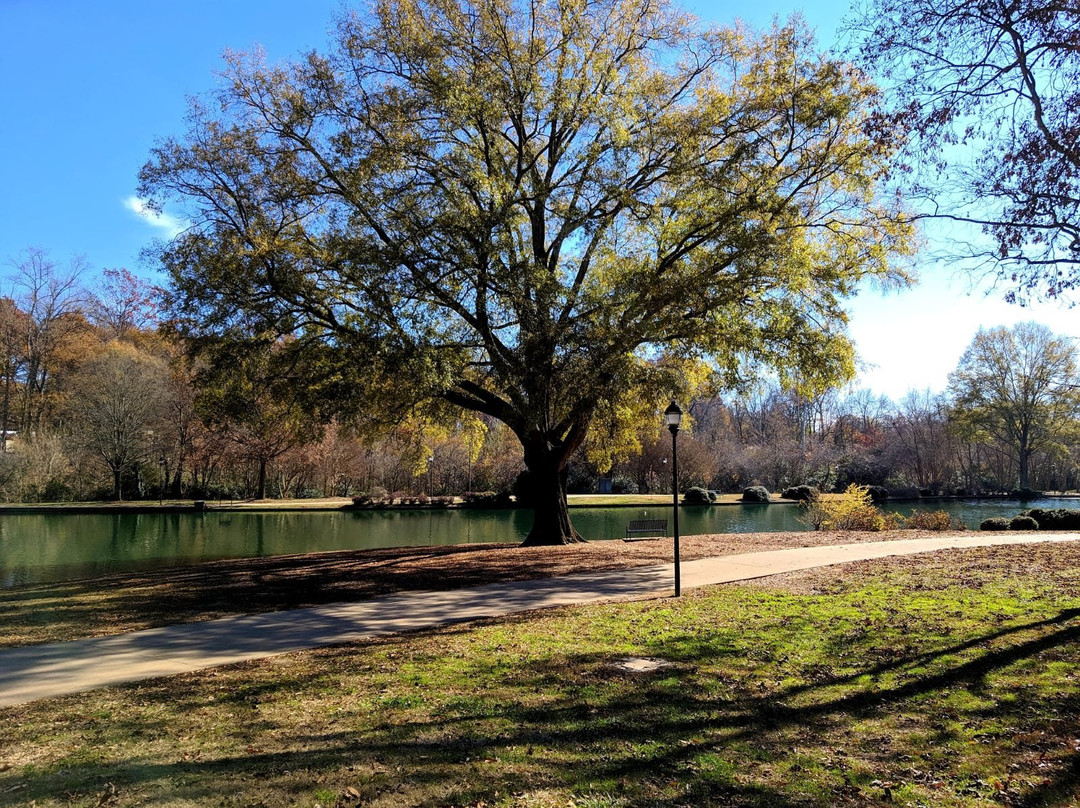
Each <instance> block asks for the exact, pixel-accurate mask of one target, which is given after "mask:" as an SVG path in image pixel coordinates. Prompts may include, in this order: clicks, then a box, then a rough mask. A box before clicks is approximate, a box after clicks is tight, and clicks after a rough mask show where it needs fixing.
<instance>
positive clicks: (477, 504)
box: [462, 491, 510, 508]
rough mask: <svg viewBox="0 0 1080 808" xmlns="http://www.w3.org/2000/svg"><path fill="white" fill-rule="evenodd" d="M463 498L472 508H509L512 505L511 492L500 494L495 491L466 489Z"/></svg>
mask: <svg viewBox="0 0 1080 808" xmlns="http://www.w3.org/2000/svg"><path fill="white" fill-rule="evenodd" d="M462 499H464V500H465V504H466V505H468V506H469V507H470V508H507V507H509V506H510V493H509V492H508V491H507V492H503V493H500V494H497V493H495V492H494V491H466V492H465V494H464V496H463V497H462Z"/></svg>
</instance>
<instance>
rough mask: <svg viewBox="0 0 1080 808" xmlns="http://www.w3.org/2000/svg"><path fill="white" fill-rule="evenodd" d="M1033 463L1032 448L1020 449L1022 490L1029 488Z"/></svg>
mask: <svg viewBox="0 0 1080 808" xmlns="http://www.w3.org/2000/svg"><path fill="white" fill-rule="evenodd" d="M1030 464H1031V450H1030V449H1023V448H1022V449H1020V490H1024V489H1026V488H1028V487H1029V486H1028V477H1029V471H1028V469H1029V466H1030Z"/></svg>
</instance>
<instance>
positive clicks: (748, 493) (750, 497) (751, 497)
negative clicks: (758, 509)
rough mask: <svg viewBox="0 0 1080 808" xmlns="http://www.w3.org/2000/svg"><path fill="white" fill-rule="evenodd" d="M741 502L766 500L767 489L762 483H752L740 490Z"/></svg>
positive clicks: (767, 496) (767, 498)
mask: <svg viewBox="0 0 1080 808" xmlns="http://www.w3.org/2000/svg"><path fill="white" fill-rule="evenodd" d="M742 501H743V502H768V501H769V489H768V488H766V487H765V486H763V485H752V486H750V487H749V488H744V489H743V492H742Z"/></svg>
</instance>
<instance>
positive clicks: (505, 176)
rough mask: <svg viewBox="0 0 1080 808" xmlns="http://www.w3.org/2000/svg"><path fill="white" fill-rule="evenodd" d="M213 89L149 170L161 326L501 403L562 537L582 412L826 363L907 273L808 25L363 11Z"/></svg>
mask: <svg viewBox="0 0 1080 808" xmlns="http://www.w3.org/2000/svg"><path fill="white" fill-rule="evenodd" d="M224 80H225V81H224V86H223V89H222V90H221V91H220V93H219V95H218V97H217V98H216V99H214V102H213V103H211V104H203V103H195V104H193V105H192V108H191V112H190V130H189V131H188V132H187V134H186V135H185V136H184V137H182V138H180V139H173V140H167V141H165V142H163V143H161V144H160V145H159V146H158V147H157V148H156V149H155V150H154V152H153V156H152V158H151V160H150V161H149V162H148V164H147V165H146V166H145V167H144V169H143V171H142V174H141V186H140V192H141V193H142V195H143V196H145V197H148V198H149V199H151V200H152V202H153V204H155V205H158V206H161V205H163V204H165V203H167V202H169V201H170V200H171V201H179V202H181V203H182V204H186V211H185V213H186V215H187V216H188V217H189V219H190V221H191V222H192V226H191V228H190V229H189V230H188V231H187V232H186V233H184V234H182V235H181V236H179V237H178V238H177V239H175V240H174V241H173V242H172V243H171V244H169V245H167V246H166V247H165V248H164V249H163V251H162V256H161V257H162V260H163V262H164V265H165V267H166V268H167V270H168V271H169V273H170V274H171V277H172V291H171V295H172V297H171V312H172V315H173V317H174V319H175V322H176V324H177V326H178V327H179V328H180V330H181V331H182V332H183V333H184V334H185V336H187V337H189V338H195V337H198V336H199V335H206V334H215V335H229V334H235V335H255V334H266V333H274V334H280V333H290V334H292V335H293V336H294V337H296V338H297V339H298V340H299V341H300V342H301V343H305V344H313V343H319V344H321V345H322V346H323V347H327V346H329V347H331V348H333V349H335V351H336V355H337V356H338V358H339V359H341V360H342V367H343V368H347V367H349V366H351V367H352V368H353V369H357V368H359V370H360V372H359V373H358V374H356V375H357V377H358V379H359V380H360V381H361V382H363V383H364V385H365V388H366V389H365V394H366V395H367V396H368V397H369V400H376V399H377V397H379V396H381V397H383V398H384V399H387V400H390V399H395V400H403V399H404V398H411V399H415V400H419V399H421V398H425V397H426V398H429V399H430V398H439V399H442V400H443V401H445V402H449V403H450V404H452V405H454V406H457V407H462V408H465V409H467V410H473V411H477V412H480V413H485V414H487V415H489V416H491V417H493V418H495V419H498V420H500V421H502V422H504V423H505V424H507V425H508V426H509V427H510V428H511V429H512V430H513V432H514V433H515V434H516V435H517V437H518V438H519V439H520V441H521V443H522V445H523V447H524V459H525V463H526V465H527V467H528V469H529V471H530V472H531V475H530V477H531V480H532V483H533V486H534V488H535V492H534V494H535V495H534V497H533V500H534V502H535V519H534V524H533V528H532V531H531V532H530V534H529V536H528V538H527V539H526V541H527V543H532V544H539V543H561V542H567V541H573V540H576V539H578V538H579V537H578V535H577V534H576V532H575V531H574V529H573V527H572V525H571V523H570V519H569V515H568V512H567V509H566V498H565V489H564V472H565V468H566V463H567V459H568V458H569V457H570V455H571V453H573V452H574V450H575V449H576V448H578V447H579V446H580V445H581V444H582V442H583V440H584V439H585V436H586V433H587V431H588V429H589V425H590V422H591V421H592V420H593V419H594V417H595V416H596V414H597V413H598V412H602V413H603V414H604V417H605V419H606V420H608V421H610V422H611V423H612V424H613V425H616V424H617V422H618V421H619V420H620V418H623V417H631V416H632V415H633V414H635V413H637V412H638V411H639V410H640V407H641V402H643V401H647V402H658V401H660V399H661V398H662V397H663V396H664V395H665V394H671V393H672V392H675V391H676V390H677V386H678V376H679V374H678V373H677V372H675V370H676V369H677V368H678V366H679V363H680V362H682V363H685V362H700V361H707V362H709V363H711V365H712V367H713V368H714V369H715V370H716V371H717V373H718V375H719V377H720V378H721V379H722V380H723V381H725V382H727V383H735V382H738V381H740V380H742V379H744V378H746V377H747V376H748V375H750V374H752V373H754V372H756V371H757V370H758V369H761V368H770V369H771V370H772V371H774V372H775V373H777V374H779V376H780V377H781V378H783V379H785V380H790V379H798V380H799V381H800V382H801V383H802V384H804V385H805V386H807V387H815V386H821V385H824V384H826V383H829V382H832V381H835V380H836V379H838V378H844V377H846V376H848V375H850V374H851V373H852V368H853V361H852V355H853V352H852V349H851V346H850V343H849V342H848V340H847V338H846V336H845V331H844V324H845V322H846V320H845V314H844V310H843V307H842V301H843V297H844V296H845V295H848V294H851V293H853V292H854V291H855V289H856V286H857V284H858V283H859V281H860V280H861V279H863V278H864V277H866V276H873V277H876V278H878V279H883V280H889V279H891V280H896V279H900V278H902V274H901V273H899V272H897V271H896V269H895V267H894V266H893V265H892V264H891V263H890V262H891V256H892V255H894V254H895V253H896V252H897V251H901V252H902V251H904V250H906V248H907V245H908V239H909V232H908V229H907V227H906V225H905V224H904V222H903V218H902V217H900V216H898V214H897V213H896V211H894V210H893V209H892V208H891V207H890V203H883V202H881V201H880V200H879V199H878V198H877V193H876V191H877V185H878V182H879V180H880V179H881V178H882V175H883V173H884V172H885V171H886V168H885V166H886V164H887V161H888V158H889V152H890V149H889V146H888V145H887V144H888V142H889V140H890V138H889V135H890V132H888V131H885V130H883V129H882V127H881V126H880V123H881V121H882V119H881V118H879V117H878V116H876V115H875V103H876V101H877V94H876V91H875V90H874V88H873V87H872V86H870V85H869V84H868V83H867V82H866V81H865V80H864V79H863V77H862V75H861V74H860V73H859V72H858V71H856V70H854V69H852V68H851V67H850V66H849V65H847V64H844V63H840V62H837V61H833V60H830V59H828V58H825V57H822V56H820V55H819V54H818V53H817V52H815V50H814V48H813V43H812V41H811V37H810V36H809V35H808V34H807V32H806V30H805V28H804V26H803V25H802V24H801V23H798V22H795V23H792V24H790V25H787V26H785V27H782V28H780V27H777V28H775V29H774V30H771V31H769V32H767V33H763V34H757V33H754V32H752V31H749V30H746V29H743V28H737V29H732V30H715V29H709V30H703V29H701V28H699V27H698V24H697V22H696V21H695V20H694V19H693V18H691V17H689V16H687V15H685V14H683V13H682V12H680V11H679V10H678V9H676V8H674V7H671V6H669V5H668V4H667V3H666V2H664V1H663V0H659V1H657V0H593V1H590V2H585V0H471V1H470V0H380V2H377V3H376V4H375V5H374V7H373V8H372V9H371V10H370V11H362V12H356V13H353V14H349V15H347V16H345V17H344V18H343V19H341V20H340V21H339V25H338V28H337V36H336V39H335V42H334V45H333V47H332V48H331V50H330V52H329V53H328V54H326V55H320V54H318V53H312V54H310V55H308V56H307V57H306V58H305V59H303V60H302V61H300V62H297V63H294V64H288V65H282V66H268V65H266V64H264V63H263V61H262V60H261V59H259V58H258V57H255V56H243V55H233V56H230V57H228V59H227V67H226V69H225V72H224ZM192 344H196V343H195V342H194V341H193V343H192ZM346 372H347V371H346ZM371 397H376V398H371ZM382 408H383V405H382V404H370V405H369V407H368V409H369V410H380V409H382ZM657 417H658V416H657Z"/></svg>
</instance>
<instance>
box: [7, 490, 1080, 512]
mask: <svg viewBox="0 0 1080 808" xmlns="http://www.w3.org/2000/svg"><path fill="white" fill-rule="evenodd" d="M771 496H772V498H771V500H770V501H769V502H768V503H755V502H743V501H742V499H741V497H742V495H741V494H738V493H735V494H721V495H720V496H719V498H718V500H717V501H716V502H714V503H713V504H712V505H708V506H706V505H687V504H686V503H683V502H680V503H679V506H680V507H685V508H703V507H716V506H725V505H764V504H769V505H798V504H799V503H798V502H797V501H796V500H790V499H782V498H781V497H780V496H779V495H778V494H772V495H771ZM1076 496H1080V494H1077V493H1075V492H1044V493H1042V494H1041V495H1040V496H1039V497H1035V498H1033V499H1024V498H1021V497H1019V496H1016V495H1013V494H986V495H982V496H971V495H965V496H957V495H943V496H928V497H896V498H893V497H890V498H889V499H888V500H886V501H887V502H925V503H935V502H953V501H957V500H998V501H1001V500H1015V501H1016V502H1018V503H1024V502H1034V501H1036V500H1039V499H1061V498H1072V497H1076ZM671 505H672V497H671V494H570V495H568V496H567V506H568V507H569V508H571V509H573V508H657V507H671ZM528 507H529V506H525V505H522V506H519V505H516V504H510V505H506V506H501V507H496V508H493V507H491V506H469V505H468V504H466V503H465V502H464V501H461V500H457V501H455V502H454V503H453V504H451V505H445V504H439V505H383V506H362V507H357V506H354V505H353V502H352V498H350V497H327V498H321V499H262V500H239V499H238V500H214V499H208V500H165V501H159V502H154V501H152V500H130V501H124V502H28V503H8V504H4V505H0V515H17V514H140V513H204V512H207V511H214V512H266V513H275V512H298V513H302V512H324V513H362V512H365V511H388V510H389V511H398V510H400V511H436V510H498V509H501V510H510V509H516V508H523V509H528Z"/></svg>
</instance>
